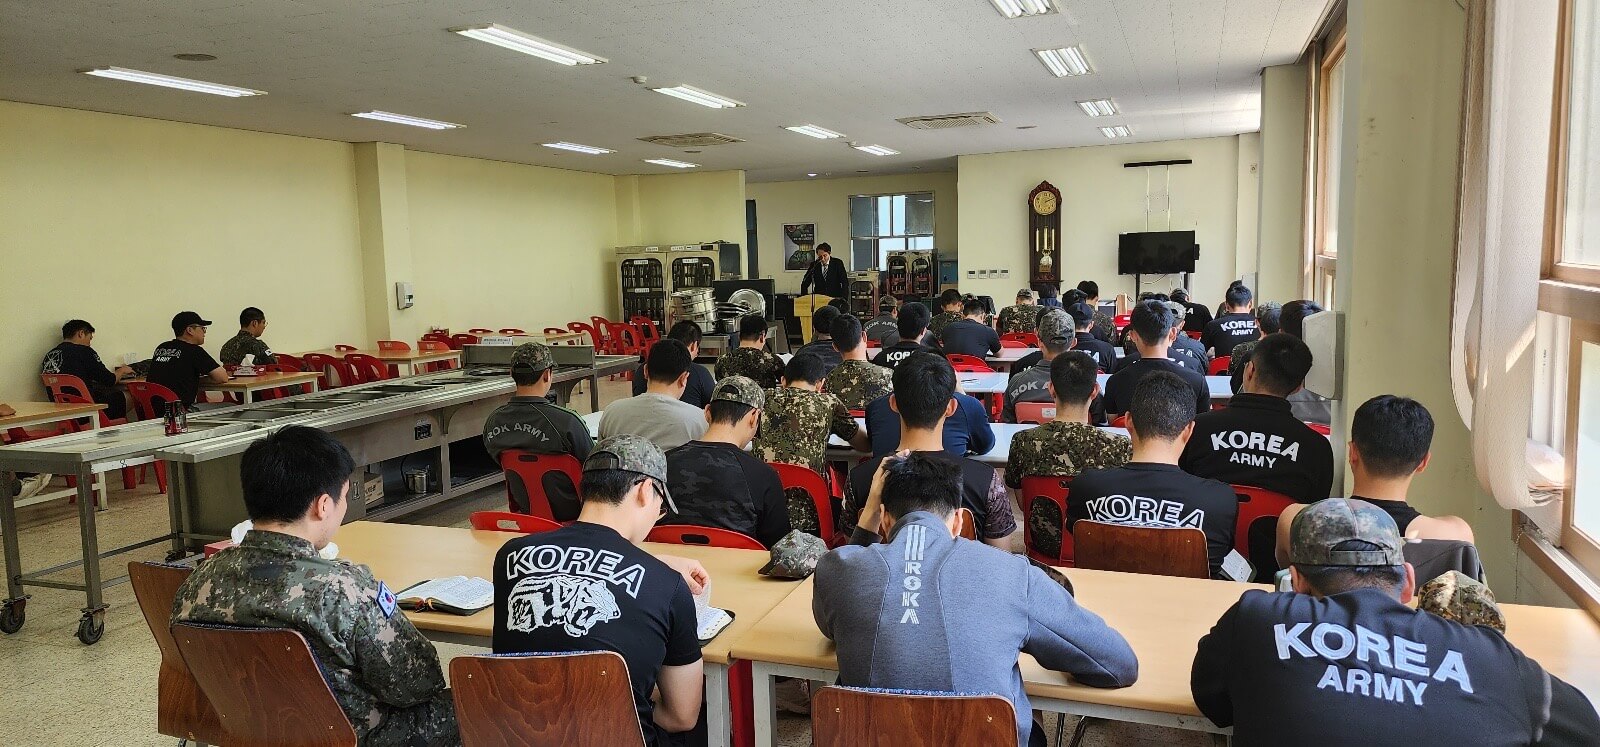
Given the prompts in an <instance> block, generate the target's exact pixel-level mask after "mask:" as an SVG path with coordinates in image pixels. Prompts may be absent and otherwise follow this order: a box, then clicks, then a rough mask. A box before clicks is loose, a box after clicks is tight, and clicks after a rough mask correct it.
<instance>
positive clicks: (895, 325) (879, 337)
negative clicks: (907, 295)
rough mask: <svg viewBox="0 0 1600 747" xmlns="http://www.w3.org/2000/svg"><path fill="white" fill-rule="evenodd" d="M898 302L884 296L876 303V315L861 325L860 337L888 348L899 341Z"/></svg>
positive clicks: (893, 298)
mask: <svg viewBox="0 0 1600 747" xmlns="http://www.w3.org/2000/svg"><path fill="white" fill-rule="evenodd" d="M899 322H900V300H899V299H897V298H895V297H894V296H891V295H888V294H885V295H884V296H883V298H882V299H880V300H879V301H878V315H877V316H875V317H872V318H871V319H869V320H867V321H865V322H862V323H861V336H862V337H865V338H867V339H868V340H871V341H873V342H876V343H878V345H879V346H881V347H888V346H890V345H893V344H895V343H896V342H899V341H900V323H899Z"/></svg>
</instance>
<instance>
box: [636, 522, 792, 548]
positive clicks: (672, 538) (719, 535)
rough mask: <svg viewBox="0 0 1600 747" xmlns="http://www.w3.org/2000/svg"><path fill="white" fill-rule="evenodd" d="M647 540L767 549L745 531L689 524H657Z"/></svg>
mask: <svg viewBox="0 0 1600 747" xmlns="http://www.w3.org/2000/svg"><path fill="white" fill-rule="evenodd" d="M644 541H646V542H665V543H667V544H671V545H698V546H700V547H727V548H731V549H734V550H766V549H767V546H766V545H763V544H761V542H760V541H758V540H757V539H756V538H755V537H751V536H750V535H748V534H744V533H743V532H735V531H733V530H732V529H722V528H720V527H702V526H693V525H689V524H657V525H656V527H655V528H654V529H651V530H650V533H649V534H648V535H645V538H644Z"/></svg>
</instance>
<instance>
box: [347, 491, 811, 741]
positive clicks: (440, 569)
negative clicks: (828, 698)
mask: <svg viewBox="0 0 1600 747" xmlns="http://www.w3.org/2000/svg"><path fill="white" fill-rule="evenodd" d="M519 536H521V535H519V534H516V533H513V532H484V531H477V530H472V529H457V528H453V527H430V526H417V525H411V524H390V523H378V522H369V521H357V522H351V523H349V524H346V525H344V526H342V527H340V528H339V533H338V534H337V535H336V536H335V537H334V542H335V543H336V544H338V545H339V554H340V556H341V557H343V558H344V559H346V560H350V561H353V562H356V563H363V564H365V565H367V566H368V567H370V568H371V569H372V574H373V576H375V577H376V578H378V579H379V580H381V581H383V582H384V583H385V584H387V585H388V586H389V588H391V589H395V590H397V591H398V590H400V589H404V588H406V587H408V586H411V585H412V584H415V583H417V582H419V581H426V580H428V579H431V578H439V577H441V576H479V577H482V578H493V575H494V574H493V568H492V566H493V564H494V555H495V552H496V551H498V550H499V549H500V546H501V545H503V544H505V543H506V541H507V540H510V539H512V538H514V537H519ZM641 547H643V548H644V549H645V550H648V551H649V552H652V553H657V554H661V555H677V556H680V557H686V558H694V559H695V560H698V561H700V564H701V565H703V566H705V568H706V572H707V573H708V574H710V576H711V603H712V605H714V606H716V607H720V608H722V609H725V610H728V611H729V612H731V613H733V616H734V619H733V623H732V624H730V625H729V626H728V627H727V628H726V629H724V630H723V631H722V632H721V633H718V634H717V637H716V638H713V639H711V642H710V643H708V644H706V645H705V646H704V647H703V648H701V650H700V653H701V656H702V657H704V660H705V670H706V727H707V728H706V733H707V734H708V735H710V736H709V739H710V744H711V745H713V747H716V746H719V745H726V744H727V743H728V741H729V733H730V729H731V724H732V716H731V713H730V710H729V704H728V667H729V666H731V665H732V663H733V660H732V658H731V656H730V651H731V650H732V648H733V643H734V641H736V640H738V638H739V637H740V636H742V635H744V634H745V633H746V632H747V631H749V630H750V629H751V628H753V627H755V625H756V623H757V622H759V621H760V620H761V618H763V617H765V616H766V614H767V613H768V612H770V611H771V610H772V609H773V608H774V607H776V606H777V605H778V603H779V602H781V601H783V599H784V598H785V597H787V596H789V594H791V593H792V592H794V590H795V589H797V588H799V586H800V584H799V583H798V582H795V581H788V580H783V579H777V578H772V577H769V576H762V575H760V574H759V573H758V572H757V571H759V570H760V569H761V566H763V565H766V564H767V561H768V560H770V558H771V556H770V555H769V554H768V553H766V552H764V551H758V550H730V549H726V548H719V547H698V546H694V545H670V544H660V543H655V542H646V543H644V544H642V545H641ZM406 617H408V618H410V620H411V622H412V624H413V625H415V626H417V629H418V630H420V631H422V634H423V635H425V636H427V637H428V638H429V639H430V640H433V641H444V642H448V643H456V644H461V645H467V646H479V647H484V648H487V647H489V645H490V637H491V635H492V634H493V632H494V610H493V608H490V609H486V610H483V611H481V612H478V613H477V614H474V615H467V616H462V615H450V614H445V613H442V612H406ZM808 619H809V618H808Z"/></svg>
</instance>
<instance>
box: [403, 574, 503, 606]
mask: <svg viewBox="0 0 1600 747" xmlns="http://www.w3.org/2000/svg"><path fill="white" fill-rule="evenodd" d="M400 597H401V598H402V599H432V600H434V601H436V602H441V603H443V604H448V605H450V606H452V607H460V608H462V609H478V608H479V607H488V606H489V605H492V604H494V584H492V583H490V582H489V581H488V580H487V579H482V578H477V577H472V578H468V577H466V576H445V577H443V578H436V579H433V580H431V581H425V582H423V583H421V584H418V585H416V586H413V587H411V588H410V589H407V590H406V591H405V593H404V594H402V595H400Z"/></svg>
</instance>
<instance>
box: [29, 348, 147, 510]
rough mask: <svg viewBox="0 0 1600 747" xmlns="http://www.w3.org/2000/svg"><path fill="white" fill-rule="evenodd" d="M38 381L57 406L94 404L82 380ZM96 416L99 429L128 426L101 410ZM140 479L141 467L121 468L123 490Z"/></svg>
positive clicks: (55, 377) (72, 481) (53, 378)
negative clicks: (42, 384)
mask: <svg viewBox="0 0 1600 747" xmlns="http://www.w3.org/2000/svg"><path fill="white" fill-rule="evenodd" d="M39 380H40V381H43V382H44V388H45V390H46V391H48V392H49V393H50V400H51V401H53V402H55V403H56V404H58V405H92V404H95V401H94V398H93V397H90V396H89V385H88V384H85V383H83V379H80V378H78V377H76V376H72V375H70V374H39ZM96 415H97V416H98V417H99V418H100V427H101V428H111V427H113V426H118V425H127V424H128V419H127V418H112V417H107V416H106V411H105V410H101V411H100V412H98V413H96ZM78 427H79V426H78V425H77V424H76V421H74V423H73V430H74V431H76V430H77V429H78ZM157 477H159V475H157ZM142 479H144V469H143V468H142V467H138V468H135V467H124V468H122V489H123V490H133V489H134V487H135V486H137V485H138V484H139V480H142ZM67 482H68V484H69V485H74V486H76V480H75V479H74V478H70V477H69V478H68V479H67ZM163 492H165V491H163Z"/></svg>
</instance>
